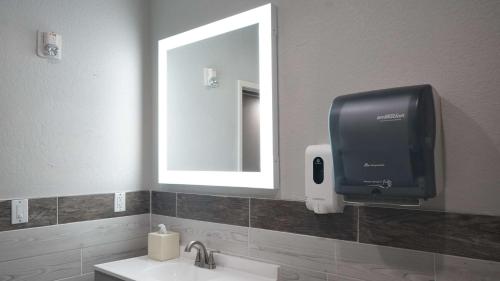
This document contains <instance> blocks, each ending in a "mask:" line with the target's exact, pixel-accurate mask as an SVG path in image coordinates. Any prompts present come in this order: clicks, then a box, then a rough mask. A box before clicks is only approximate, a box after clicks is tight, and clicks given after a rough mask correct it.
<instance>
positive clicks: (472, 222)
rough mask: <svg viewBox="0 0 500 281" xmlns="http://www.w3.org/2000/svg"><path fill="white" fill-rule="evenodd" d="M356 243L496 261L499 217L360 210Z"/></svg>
mask: <svg viewBox="0 0 500 281" xmlns="http://www.w3.org/2000/svg"><path fill="white" fill-rule="evenodd" d="M359 228H360V229H359V241H360V242H363V243H371V244H378V245H385V246H392V247H398V248H407V249H414V250H420V251H427V252H435V253H442V254H449V255H455V256H463V257H469V258H477V259H485V260H494V261H500V217H495V216H485V215H465V214H454V213H444V212H432V211H418V210H406V209H388V208H373V207H372V208H366V207H362V208H360V213H359Z"/></svg>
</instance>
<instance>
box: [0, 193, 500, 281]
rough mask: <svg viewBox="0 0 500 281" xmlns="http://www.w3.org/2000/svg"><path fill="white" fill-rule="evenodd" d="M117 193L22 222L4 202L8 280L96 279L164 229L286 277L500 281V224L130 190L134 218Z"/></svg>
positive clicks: (56, 204)
mask: <svg viewBox="0 0 500 281" xmlns="http://www.w3.org/2000/svg"><path fill="white" fill-rule="evenodd" d="M113 196H114V195H113V194H111V193H110V194H94V195H80V196H67V197H52V198H37V199H30V203H29V204H30V222H29V223H28V224H20V225H10V201H0V279H2V278H3V277H5V276H18V277H15V278H14V279H13V280H16V281H17V280H47V281H50V280H57V279H62V278H69V277H71V278H70V279H68V280H75V281H79V280H92V271H93V270H92V266H93V265H94V264H97V263H102V262H107V261H112V260H117V259H123V258H128V257H133V256H138V255H144V254H145V253H146V246H147V239H146V234H147V232H149V231H150V229H151V226H153V227H154V226H155V225H156V224H158V223H165V224H166V225H167V227H168V228H169V229H172V230H175V231H178V232H180V233H181V239H182V241H181V242H183V243H186V242H188V241H191V240H201V241H203V242H204V243H206V245H207V247H209V248H213V249H219V250H221V251H223V252H226V253H230V254H234V255H238V256H244V257H249V258H252V259H257V260H263V261H269V262H273V263H277V264H280V265H281V266H282V267H281V269H280V280H302V281H307V280H330V281H332V280H336V281H355V280H358V281H359V280H361V281H378V280H380V281H386V280H389V281H391V280H417V281H430V280H435V281H448V280H450V281H451V280H453V281H457V280H458V281H461V280H464V281H465V280H467V281H473V280H478V281H479V280H481V281H485V280H486V281H487V280H496V281H498V280H500V263H499V261H500V217H495V216H484V215H465V214H455V213H444V212H433V211H421V210H407V209H388V208H380V207H354V206H347V207H346V208H345V210H344V212H343V213H341V214H326V215H316V214H314V213H312V212H310V211H308V210H307V209H306V208H305V205H304V203H303V202H298V201H285V200H272V199H258V198H243V197H228V196H213V195H198V194H186V193H172V192H160V191H152V192H149V191H138V192H129V193H127V211H126V212H122V213H114V211H113V204H114V202H113ZM150 220H151V222H150ZM16 229H18V230H17V231H10V230H16ZM26 268H35V269H39V270H41V271H43V272H44V273H43V274H42V275H43V276H42V279H39V278H40V277H39V276H35V275H33V276H31V275H30V273H29V272H28V271H27V270H26ZM26 274H27V276H28V277H27V278H25V279H20V278H21V277H20V276H26ZM16 278H17V279H16ZM22 278H24V277H22ZM9 280H10V279H9Z"/></svg>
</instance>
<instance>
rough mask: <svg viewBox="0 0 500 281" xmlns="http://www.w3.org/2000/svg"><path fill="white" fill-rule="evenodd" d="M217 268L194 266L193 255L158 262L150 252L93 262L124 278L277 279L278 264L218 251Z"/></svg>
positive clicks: (197, 280)
mask: <svg viewBox="0 0 500 281" xmlns="http://www.w3.org/2000/svg"><path fill="white" fill-rule="evenodd" d="M215 261H216V263H217V268H216V269H206V268H199V267H196V266H194V257H192V256H188V257H186V256H183V257H180V258H177V259H173V260H169V261H164V262H159V261H155V260H152V259H150V258H148V257H147V256H142V257H136V258H131V259H125V260H119V261H115V262H109V263H104V264H99V265H96V266H94V268H95V270H96V271H99V272H102V273H105V274H108V275H111V276H114V277H117V278H119V279H122V280H125V281H276V280H278V268H279V266H278V265H274V264H268V263H263V262H258V261H254V260H249V259H244V258H239V257H234V256H229V255H224V254H217V255H215Z"/></svg>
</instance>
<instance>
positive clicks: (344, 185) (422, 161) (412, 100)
mask: <svg viewBox="0 0 500 281" xmlns="http://www.w3.org/2000/svg"><path fill="white" fill-rule="evenodd" d="M329 118H330V120H329V121H330V122H329V124H330V125H329V126H330V140H331V145H332V154H333V164H334V175H335V191H336V192H337V193H339V194H343V195H344V198H345V200H346V201H349V200H353V201H378V200H381V201H391V200H395V201H400V200H402V201H412V202H413V201H415V200H420V199H428V198H432V197H435V196H436V194H437V193H438V192H439V190H440V189H441V188H442V186H443V176H442V173H443V167H442V142H441V110H440V98H439V96H438V95H437V93H436V92H435V91H434V89H433V88H432V86H430V85H418V86H409V87H401V88H393V89H386V90H377V91H370V92H363V93H357V94H350V95H345V96H339V97H337V98H336V99H335V100H334V101H333V103H332V106H331V109H330V116H329Z"/></svg>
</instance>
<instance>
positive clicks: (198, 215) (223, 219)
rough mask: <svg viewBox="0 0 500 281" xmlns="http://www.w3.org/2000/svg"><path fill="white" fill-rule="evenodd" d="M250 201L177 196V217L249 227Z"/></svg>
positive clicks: (245, 199) (216, 197)
mask: <svg viewBox="0 0 500 281" xmlns="http://www.w3.org/2000/svg"><path fill="white" fill-rule="evenodd" d="M248 208H249V199H248V198H240V197H222V196H211V195H197V194H184V193H178V194H177V217H179V218H184V219H193V220H201V221H209V222H216V223H225V224H232V225H239V226H248V225H249V222H248V213H249V209H248Z"/></svg>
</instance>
